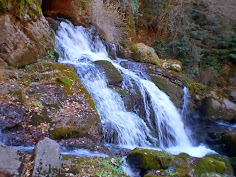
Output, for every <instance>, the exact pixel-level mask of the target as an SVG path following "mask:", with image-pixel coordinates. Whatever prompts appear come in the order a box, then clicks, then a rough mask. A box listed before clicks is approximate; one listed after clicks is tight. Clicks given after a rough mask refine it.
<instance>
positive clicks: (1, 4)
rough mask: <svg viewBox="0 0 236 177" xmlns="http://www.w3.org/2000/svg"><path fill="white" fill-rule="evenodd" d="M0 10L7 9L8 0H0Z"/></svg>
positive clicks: (4, 10)
mask: <svg viewBox="0 0 236 177" xmlns="http://www.w3.org/2000/svg"><path fill="white" fill-rule="evenodd" d="M0 10H1V11H2V12H6V11H7V10H8V0H0Z"/></svg>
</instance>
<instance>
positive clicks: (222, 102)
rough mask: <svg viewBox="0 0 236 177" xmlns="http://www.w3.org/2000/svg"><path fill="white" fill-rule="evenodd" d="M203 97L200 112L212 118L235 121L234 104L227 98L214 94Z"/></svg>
mask: <svg viewBox="0 0 236 177" xmlns="http://www.w3.org/2000/svg"><path fill="white" fill-rule="evenodd" d="M212 95H213V97H212V96H209V97H206V98H204V99H203V100H202V101H201V102H202V105H201V106H200V108H199V110H200V112H201V114H202V115H203V116H204V117H206V118H208V119H212V120H224V121H230V122H236V104H235V103H233V102H231V101H230V100H228V99H227V98H219V97H218V96H216V95H215V94H212Z"/></svg>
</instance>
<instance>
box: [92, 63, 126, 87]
mask: <svg viewBox="0 0 236 177" xmlns="http://www.w3.org/2000/svg"><path fill="white" fill-rule="evenodd" d="M95 64H96V65H98V66H99V67H100V68H101V69H102V70H103V71H104V72H105V74H106V78H107V80H108V84H109V85H116V86H119V85H120V84H121V82H122V81H123V77H122V75H121V74H120V72H119V71H118V70H117V69H116V68H115V66H113V65H112V63H111V62H109V61H106V60H99V61H95Z"/></svg>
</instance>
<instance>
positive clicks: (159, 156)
mask: <svg viewBox="0 0 236 177" xmlns="http://www.w3.org/2000/svg"><path fill="white" fill-rule="evenodd" d="M172 160H173V156H172V155H171V154H169V153H167V152H164V151H154V150H149V149H139V148H135V149H134V150H132V151H131V152H130V153H129V154H128V155H127V162H128V163H129V164H130V165H131V166H132V167H135V168H138V169H141V170H145V171H147V170H158V169H167V168H168V167H169V166H171V164H172Z"/></svg>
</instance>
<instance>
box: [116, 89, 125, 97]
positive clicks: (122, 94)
mask: <svg viewBox="0 0 236 177" xmlns="http://www.w3.org/2000/svg"><path fill="white" fill-rule="evenodd" d="M116 91H117V93H119V94H120V96H121V97H122V98H123V97H125V95H127V94H128V90H124V89H121V90H116Z"/></svg>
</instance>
